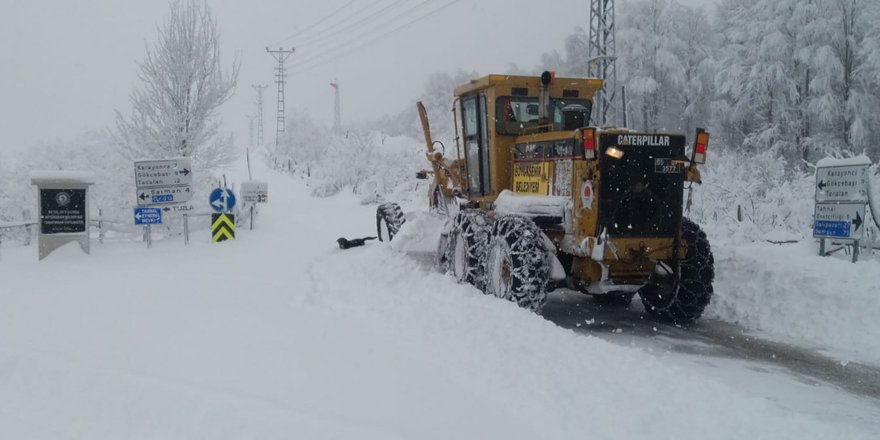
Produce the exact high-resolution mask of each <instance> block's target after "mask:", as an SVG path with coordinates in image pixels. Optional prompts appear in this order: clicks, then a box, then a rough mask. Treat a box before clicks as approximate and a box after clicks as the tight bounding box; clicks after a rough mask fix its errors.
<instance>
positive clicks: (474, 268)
mask: <svg viewBox="0 0 880 440" xmlns="http://www.w3.org/2000/svg"><path fill="white" fill-rule="evenodd" d="M491 226H492V219H491V218H489V216H487V215H486V213H485V212H483V211H480V210H478V209H465V210H462V211H459V212H458V213H457V214H456V215H455V217H454V218H453V219H452V228H450V230H449V234H448V235H447V236H446V241H445V244H444V243H443V242H441V246H442V249H441V250H440V251H441V258H440V261H439V263H440V268H441V270H444V271H446V272H449V273H451V274H452V276H454V277H455V279H456V280H458V281H459V282H461V283H468V284H472V285H474V286H476V287H477V288H478V289H482V288H483V280H484V278H485V277H484V266H483V261H484V259H485V254H486V246H487V244H488V243H489V230H490V228H491Z"/></svg>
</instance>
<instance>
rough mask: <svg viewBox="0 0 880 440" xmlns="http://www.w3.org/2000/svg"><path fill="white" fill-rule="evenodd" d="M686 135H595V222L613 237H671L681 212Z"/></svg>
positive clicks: (685, 160)
mask: <svg viewBox="0 0 880 440" xmlns="http://www.w3.org/2000/svg"><path fill="white" fill-rule="evenodd" d="M684 149H685V136H682V135H669V134H647V133H645V134H641V133H602V134H601V135H600V136H599V151H598V153H599V154H598V156H599V169H600V175H601V183H600V186H599V194H600V195H601V196H600V198H599V225H600V228H605V229H606V230H607V231H608V234H609V235H611V236H613V237H672V236H674V235H676V233H677V231H678V228H679V223H680V221H681V216H682V193H683V186H684V180H685V172H686V163H687V159H686V158H685V155H684Z"/></svg>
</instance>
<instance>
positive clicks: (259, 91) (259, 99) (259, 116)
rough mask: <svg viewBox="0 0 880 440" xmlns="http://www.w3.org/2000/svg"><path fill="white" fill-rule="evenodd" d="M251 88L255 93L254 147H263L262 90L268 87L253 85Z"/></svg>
mask: <svg viewBox="0 0 880 440" xmlns="http://www.w3.org/2000/svg"><path fill="white" fill-rule="evenodd" d="M251 87H253V88H254V90H256V91H257V102H256V104H257V143H256V144H255V145H258V146H260V145H263V90H264V89H266V88H268V87H269V86H268V85H261V86H258V85H253V84H251Z"/></svg>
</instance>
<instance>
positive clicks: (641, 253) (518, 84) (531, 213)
mask: <svg viewBox="0 0 880 440" xmlns="http://www.w3.org/2000/svg"><path fill="white" fill-rule="evenodd" d="M601 86H602V83H601V81H600V80H598V79H577V78H555V77H554V75H553V74H552V73H551V72H544V74H543V75H541V76H540V77H537V76H536V77H531V76H510V75H489V76H485V77H482V78H479V79H475V80H472V81H470V82H469V83H467V84H464V85H462V86H460V87H458V88H456V89H455V101H454V115H455V125H456V130H457V136H458V139H457V141H458V142H457V145H456V147H457V157H456V158H455V159H448V158H445V157H444V156H443V154H442V153H441V152H440V151H437V150H435V149H434V145H435V142H434V141H433V140H432V137H431V133H430V127H429V124H428V118H427V114H426V113H425V109H424V107H423V106H422V105H421V103H419V105H418V110H419V115H420V118H421V121H422V125H423V130H424V135H425V142H426V146H427V149H428V154H427V158H428V161H429V162H430V163H431V165H432V168H431V170H430V171H425V172H423V174H422V177H427V175H428V174H431V175H433V182H432V185H431V187H430V193H429V205H430V207H431V208H432V209H433V210H435V211H437V212H440V213H443V214H446V215H448V216H449V222H448V225H447V227H446V229H445V231H444V233H443V235H442V236H441V237H440V243H439V245H438V257H437V261H438V264H440V266H441V267H442V268H443V269H444V270H447V271H448V272H451V273H452V274H453V275H454V276H455V277H456V278H457V279H459V280H460V281H462V282H468V283H471V284H473V285H475V286H476V287H478V288H480V289H481V290H483V291H484V292H486V293H487V294H492V295H496V296H499V297H501V298H505V299H509V300H511V301H515V302H517V303H518V304H520V305H521V306H524V307H527V308H530V309H533V310H537V309H539V308H540V307H541V306H542V305H543V303H544V302H545V300H546V296H547V292H548V291H549V290H552V289H553V288H555V287H556V286H567V287H569V288H572V289H576V290H579V291H581V292H583V293H586V294H590V295H593V296H594V298H595V299H596V301H597V302H601V303H606V304H614V303H617V304H628V303H629V302H630V301H631V299H632V298H633V296H634V295H635V294H636V293H638V294H639V296H640V297H641V299H642V301H643V303H644V305H645V308H646V309H647V310H648V312H649V313H652V314H655V315H658V316H660V317H662V318H666V319H669V320H671V321H674V322H677V323H687V322H691V321H693V320H695V319H697V318H698V317H699V316H700V315H701V314H702V312H703V309H704V308H705V307H706V305H708V303H709V301H710V298H711V296H712V281H713V278H714V267H713V264H714V261H713V258H712V253H711V249H710V246H709V242H708V240H707V239H706V235H705V234H704V233H703V232H702V231H701V230H700V228H699V226H697V225H696V224H695V223H693V222H691V221H690V220H688V219H687V218H684V216H683V195H684V186H685V182H696V183H700V173H699V171H698V169H697V165H698V164H701V163H705V158H706V147H707V145H708V138H709V134H708V133H706V132H705V131H702V130H699V129H698V131H697V133H696V134H695V136H694V142H693V144H692V145H693V146H692V148H690V149H688V148H687V145H686V143H687V142H686V136H685V135H683V134H675V133H654V132H651V133H640V132H634V131H632V130H628V129H618V128H599V127H595V126H593V125H592V124H591V111H592V98H593V95H594V94H595V92H596V91H597V90H598V89H599V88H600V87H601Z"/></svg>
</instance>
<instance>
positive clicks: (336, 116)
mask: <svg viewBox="0 0 880 440" xmlns="http://www.w3.org/2000/svg"><path fill="white" fill-rule="evenodd" d="M330 87H333V94H334V101H333V130H335V131H339V130H340V129H341V128H342V108H341V106H340V104H339V81H337V80H336V79H334V80H333V82H332V83H330Z"/></svg>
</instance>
